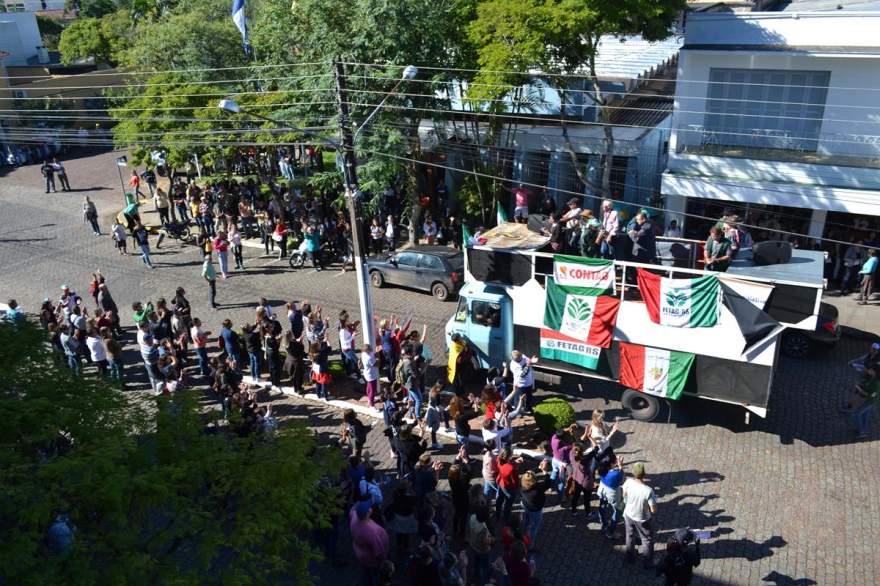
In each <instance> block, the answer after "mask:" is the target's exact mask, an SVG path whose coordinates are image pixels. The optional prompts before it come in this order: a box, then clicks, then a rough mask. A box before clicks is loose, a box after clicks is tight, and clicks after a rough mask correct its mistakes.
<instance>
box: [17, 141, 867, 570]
mask: <svg viewBox="0 0 880 586" xmlns="http://www.w3.org/2000/svg"><path fill="white" fill-rule="evenodd" d="M116 156H117V153H103V154H98V155H92V156H84V157H82V158H70V159H67V160H66V161H65V166H66V167H67V170H68V174H69V176H70V181H71V184H72V186H73V188H74V189H75V190H77V191H75V192H74V193H57V194H44V193H43V191H44V190H43V188H42V187H43V186H42V185H41V178H40V175H39V169H38V168H37V167H36V166H29V167H24V168H20V169H16V170H14V171H12V172H11V173H9V174H8V175H6V176H3V177H0V271H2V272H0V274H2V276H0V301H4V302H5V301H6V299H8V298H16V299H17V300H18V302H19V304H20V305H21V306H22V308H23V309H24V310H25V311H36V310H37V309H38V307H39V303H40V301H41V300H42V299H43V298H44V297H50V298H52V299H53V300H54V299H57V297H58V295H59V291H60V290H59V287H60V285H61V284H62V283H68V284H70V285H71V287H73V288H74V290H76V291H77V292H79V293H80V294H81V295H83V297H87V293H86V290H87V288H88V282H89V279H90V275H91V273H92V272H93V271H94V270H96V269H101V271H102V273H103V274H104V275H105V276H106V277H107V283H108V285H109V288H110V290H111V291H112V293H113V296H114V298H115V299H116V302H117V303H118V304H119V306H120V308H121V309H122V314H123V316H122V317H123V325H124V326H127V327H128V330H129V332H130V331H131V327H130V326H131V325H132V324H131V322H130V317H129V314H130V312H129V311H128V309H127V308H129V307H130V305H131V303H132V302H133V301H135V300H144V299H155V298H156V297H158V296H164V297H166V298H168V299H170V298H171V297H172V296H173V294H174V289H175V287H177V286H183V287H185V288H186V289H187V293H188V295H187V296H188V298H189V299H190V301H191V302H192V304H193V315H195V316H198V317H200V318H201V319H202V321H203V323H204V324H205V325H206V327H207V328H208V329H210V330H212V331H213V332H217V330H218V329H219V324H220V321H221V320H223V319H226V318H229V319H232V320H233V321H234V322H236V323H239V322H242V321H244V320H245V319H250V318H252V315H253V307H254V306H255V305H256V300H257V298H258V297H260V296H264V297H266V298H267V299H268V300H269V302H270V304H271V305H272V306H273V307H274V308H277V309H279V310H281V309H282V307H281V306H282V305H283V304H284V303H285V302H286V301H289V300H291V299H296V300H299V299H308V300H309V301H310V302H311V303H312V305H320V306H322V307H323V308H324V312H325V315H327V316H330V317H331V320H332V318H333V317H335V314H336V313H338V311H339V310H341V309H343V308H345V309H348V310H349V312H351V313H352V315H355V314H357V307H358V305H357V291H356V287H355V278H354V274H353V272H351V271H349V272H348V273H341V272H339V271H338V270H327V271H324V272H322V273H315V272H313V271H312V270H311V269H300V270H298V271H296V270H292V269H290V268H289V267H288V265H287V261H286V260H284V261H277V260H276V259H274V258H268V257H259V256H258V255H259V254H260V253H261V252H262V251H261V250H258V249H255V248H245V252H244V255H245V266H246V267H247V269H246V270H245V271H237V272H235V273H234V274H233V275H232V276H231V277H230V278H229V279H228V280H225V281H218V287H217V288H218V296H217V299H218V302H219V303H220V304H221V307H220V308H219V309H218V310H216V311H214V310H211V309H210V308H209V304H208V298H207V294H208V291H207V286H206V284H205V282H204V280H203V279H202V278H201V257H200V254H199V252H198V250H197V249H196V248H195V247H192V246H184V245H181V244H179V243H178V242H176V241H168V240H166V242H167V245H165V243H163V246H162V248H161V249H160V250H158V251H155V255H154V262H155V264H156V269H155V270H152V271H151V270H149V269H148V268H147V267H146V266H144V264H143V263H142V262H141V261H140V258H139V257H138V256H129V257H122V256H119V255H118V254H117V253H116V251H115V249H114V248H113V243H112V241H111V239H110V238H109V237H107V236H101V237H96V236H94V235H93V234H92V232H91V231H90V229H89V228H88V225H87V224H84V223H83V222H82V212H81V210H82V207H81V206H82V199H83V196H85V195H89V196H90V197H92V199H93V201H95V203H96V205H97V207H98V210H99V212H100V215H101V228H102V230H103V231H105V232H106V231H108V230H109V226H110V220H111V218H112V217H113V216H114V215H115V214H116V212H118V211H119V210H120V209H121V207H122V195H121V193H120V186H119V180H118V177H117V170H116V167H115V164H114V159H115V157H116ZM144 207H145V209H147V210H151V209H152V204H146V205H145V206H144ZM152 241H153V242H155V239H152ZM374 292H375V295H374V305H375V310H376V312H377V313H379V314H380V315H382V316H383V317H387V316H390V315H391V314H394V315H396V316H402V317H406V316H409V315H413V317H414V326H415V327H421V325H422V324H423V323H424V324H427V326H428V336H427V340H428V345H429V346H430V348H431V350H432V352H433V354H434V356H436V357H437V358H436V359H435V364H436V363H441V364H442V362H443V361H444V358H445V348H444V345H443V326H444V324H445V322H446V320H447V319H448V318H449V316H450V315H451V314H452V312H453V309H454V304H453V303H449V302H447V303H443V302H439V301H436V300H435V299H433V298H432V297H431V296H430V295H426V294H422V293H417V292H415V291H408V290H403V289H392V288H386V289H380V290H374ZM849 301H850V300H846V299H845V300H842V301H840V302H841V303H845V302H849ZM86 302H87V304H88V305H89V306H90V307H91V300H90V299H86ZM869 311H870V313H869V314H868V315H869V319H868V320H867V321H860V322H859V323H844V325H847V326H851V327H853V328H855V329H857V330H859V331H861V332H863V333H864V332H874V333H875V334H876V332H880V318H878V313H877V312H878V310H877V309H876V307H873V308H869ZM859 315H865V314H864V313H861V314H859ZM129 339H130V336H129ZM333 339H334V342H335V334H334V335H333ZM867 344H868V343H867V342H866V341H865V339H864V338H863V337H862V338H859V337H844V338H843V339H842V340H841V342H840V344H839V345H838V346H837V347H836V348H834V349H832V350H829V351H827V352H818V353H816V354H814V355H812V356H810V357H808V358H806V359H804V360H799V361H796V360H791V359H781V366H780V368H779V370H778V372H777V373H776V375H775V383H774V388H773V395H772V398H771V405H770V408H769V416H768V418H767V419H765V420H762V419H760V418H758V417H757V416H754V415H752V416H751V418H750V421H748V422H746V420H745V419H746V418H745V412H744V411H743V410H742V409H740V408H737V407H734V406H728V405H722V404H720V403H713V402H705V401H693V402H690V403H689V402H683V403H681V404H680V405H676V407H675V409H674V410H673V412H672V413H670V414H669V416H668V418H667V419H664V421H663V422H659V423H658V422H654V423H643V422H638V421H634V420H630V419H627V418H626V417H625V416H624V413H623V411H621V410H620V404H619V401H618V400H619V398H620V396H619V391H617V390H616V388H615V387H616V385H607V384H601V383H590V384H584V385H583V386H581V387H578V386H574V385H568V384H565V383H563V385H561V386H559V387H558V388H544V389H542V390H541V392H542V393H546V392H553V393H564V394H565V395H567V396H569V398H570V399H571V400H572V401H573V404H574V406H575V408H576V410H577V414H578V418H579V420H580V421H586V420H587V419H588V418H589V413H590V411H591V410H592V409H594V408H597V407H602V408H604V409H606V411H607V416H608V418H609V419H612V418H614V417H615V416H617V417H619V418H620V419H619V421H620V426H621V430H622V432H623V433H622V434H621V435H620V436H619V437H618V438H617V441H616V451H617V453H618V454H620V455H621V456H623V458H624V460H625V461H626V463H627V465H631V464H633V463H635V462H642V463H644V465H645V467H646V470H647V475H648V478H647V480H648V482H649V484H650V485H651V486H653V487H654V488H655V490H656V492H657V495H658V497H659V499H660V502H659V506H658V514H657V518H656V525H655V527H656V529H657V533H656V542H657V543H658V544H664V543H665V541H666V539H667V538H668V537H669V536H670V535H671V534H672V532H674V530H675V529H677V528H680V527H690V528H691V529H705V530H710V531H712V538H711V539H709V540H707V541H706V542H704V545H703V549H702V553H703V563H702V564H701V565H700V567H699V568H697V569H696V576H697V577H696V579H695V580H694V583H695V584H704V585H734V584H735V585H757V584H775V585H778V586H795V585H798V586H807V585H810V584H818V585H825V584H847V585H857V586H873V585H875V584H878V583H880V553H878V551H877V548H876V546H875V545H876V541H877V538H878V537H880V501H878V499H877V498H876V496H875V495H874V490H873V483H874V482H875V481H876V479H877V478H880V458H878V456H880V451H878V447H880V441H878V440H880V424H878V423H877V420H876V418H875V420H874V421H873V422H872V428H871V432H870V438H869V440H868V441H856V439H855V434H854V433H853V431H852V430H853V426H852V422H851V420H850V418H849V417H848V416H845V415H842V414H840V413H839V407H840V403H841V402H842V400H843V399H844V398H845V397H847V396H848V395H849V393H850V392H851V390H852V383H853V381H854V372H852V371H851V370H850V369H848V368H847V366H846V362H847V361H848V360H849V359H851V358H853V357H855V356H857V355H860V354H862V353H864V352H865V350H866V347H867ZM127 364H128V367H127V368H128V372H129V373H130V374H131V375H132V376H133V378H134V379H135V380H138V381H142V380H143V369H142V368H141V367H140V363H139V362H138V361H137V358H136V356H135V354H134V353H133V352H132V356H131V358H130V359H129V360H128V362H127ZM430 380H431V382H433V380H434V379H433V378H431V379H430ZM271 400H272V401H273V402H275V403H276V405H277V406H276V408H275V410H276V413H278V414H279V415H280V416H283V417H291V418H294V419H297V420H304V421H307V422H308V425H309V426H310V427H312V428H314V429H315V430H316V431H318V432H319V433H320V434H321V437H322V438H325V439H326V440H327V441H330V436H331V435H332V434H335V433H336V432H337V430H338V424H339V416H340V413H339V411H338V410H336V409H334V408H331V407H329V406H327V405H323V404H319V403H316V402H313V401H310V400H308V399H299V398H294V397H289V396H273V397H272V398H271ZM362 419H363V418H362ZM447 441H448V440H447ZM368 451H369V453H370V455H371V457H372V459H373V460H374V461H375V462H376V464H377V466H378V468H379V469H380V470H383V471H387V470H390V469H393V464H392V462H391V461H390V459H389V454H388V444H387V441H386V439H385V437H384V436H383V435H382V423H381V420H373V429H372V431H371V432H370V434H369V440H368ZM454 453H455V448H454V445H453V444H448V443H447V444H446V445H445V446H444V449H443V450H442V457H443V459H446V460H451V459H452V457H453V456H454ZM475 472H476V476H477V477H479V470H478V469H477V468H476V466H475ZM444 477H445V473H444ZM444 487H445V485H444ZM548 503H549V506H548V509H547V510H546V511H545V514H544V520H543V524H542V526H541V529H540V531H539V534H538V539H537V546H538V549H539V553H537V554H536V561H537V572H538V573H537V575H538V576H539V577H540V578H541V580H542V583H544V584H548V585H554V586H555V585H560V586H562V585H568V584H571V585H584V584H645V583H656V582H655V581H656V580H659V579H655V578H654V574H653V572H646V571H645V570H642V569H640V568H638V567H637V566H630V565H627V564H625V563H624V558H623V545H622V539H618V540H617V541H615V542H614V543H613V544H611V543H609V542H608V541H607V540H606V539H604V538H603V537H602V535H601V533H600V532H599V530H598V525H597V524H595V523H594V524H592V525H590V526H589V527H588V526H587V524H586V519H585V518H584V517H583V516H581V517H577V518H573V517H572V516H571V515H570V514H569V513H568V511H567V510H564V509H562V508H560V507H559V505H558V504H557V500H556V498H555V496H550V497H548ZM343 533H345V531H344V532H343ZM621 534H622V528H621ZM339 547H340V551H341V552H342V556H343V557H344V558H346V559H348V560H349V563H348V564H346V565H343V566H338V567H336V566H331V565H329V564H319V565H317V566H316V567H315V572H316V574H317V575H318V576H319V577H320V583H321V584H331V585H338V586H341V585H343V584H354V583H355V580H356V577H355V576H356V568H355V564H354V562H353V556H352V554H351V550H350V546H349V545H348V540H347V538H345V536H344V535H343V538H342V539H340V543H339ZM662 549H663V548H662V546H661V547H658V551H659V552H662Z"/></svg>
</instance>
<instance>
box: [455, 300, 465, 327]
mask: <svg viewBox="0 0 880 586" xmlns="http://www.w3.org/2000/svg"><path fill="white" fill-rule="evenodd" d="M466 319H467V299H466V298H464V297H461V298H460V299H459V300H458V308H456V310H455V321H457V322H461V323H464V321H465V320H466Z"/></svg>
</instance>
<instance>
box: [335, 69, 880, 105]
mask: <svg viewBox="0 0 880 586" xmlns="http://www.w3.org/2000/svg"><path fill="white" fill-rule="evenodd" d="M349 77H355V78H363V79H369V80H376V81H388V80H387V79H386V78H384V77H374V76H365V75H356V74H352V75H350V76H349ZM665 81H666V82H668V83H674V82H675V81H676V80H674V79H667V80H665ZM408 82H410V83H432V84H455V83H460V82H457V81H454V80H453V81H449V80H433V79H418V78H414V79H410V80H408ZM465 85H467V86H468V88H469V87H471V86H473V87H498V88H506V89H510V90H514V89H518V88H522V87H526V85H527V84H519V85H510V86H509V85H506V84H486V83H471V82H466V84H465ZM738 85H748V84H745V83H743V84H738ZM460 87H461V86H460ZM774 87H792V86H778V85H776V86H774ZM468 88H463V89H465V91H467V89H468ZM542 89H543V90H552V91H554V92H557V93H564V94H591V93H593V91H592V90H590V89H583V90H578V89H565V88H555V87H550V86H548V87H546V88H542ZM828 89H829V90H830V89H846V88H836V87H829V88H828ZM361 91H363V90H361ZM367 91H369V90H367ZM377 91H378V90H377ZM606 93H613V94H615V95H616V94H620V95H622V96H623V97H625V98H628V97H646V98H663V97H669V98H673V97H677V98H679V99H687V100H705V101H716V102H719V101H725V102H748V103H758V104H786V105H798V106H826V104H824V103H822V104H820V103H816V102H793V101H779V100H752V99H748V98H710V97H708V96H705V97H704V96H663V95H660V94H656V93H653V94H652V93H648V94H642V93H638V92H632V93H629V92H606ZM417 95H430V94H417ZM462 99H463V100H466V101H468V100H469V101H474V102H480V101H485V100H482V99H478V98H462ZM570 105H571V104H570ZM603 107H605V108H610V107H613V106H603ZM832 107H834V108H855V109H863V110H877V107H876V106H862V105H855V104H854V105H847V104H832Z"/></svg>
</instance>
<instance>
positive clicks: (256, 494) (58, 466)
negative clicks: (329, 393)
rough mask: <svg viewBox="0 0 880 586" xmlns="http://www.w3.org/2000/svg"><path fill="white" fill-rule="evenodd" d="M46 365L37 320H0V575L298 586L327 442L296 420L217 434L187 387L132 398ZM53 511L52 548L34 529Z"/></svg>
mask: <svg viewBox="0 0 880 586" xmlns="http://www.w3.org/2000/svg"><path fill="white" fill-rule="evenodd" d="M60 362H61V361H59V360H58V358H57V357H56V356H54V351H53V350H52V349H50V348H49V346H48V344H47V343H46V341H45V336H44V333H43V332H42V331H41V330H40V329H39V328H38V327H37V326H34V325H31V324H29V323H25V324H22V325H20V326H13V325H10V324H5V323H4V324H0V413H2V414H3V422H4V425H3V426H2V428H0V494H2V495H3V498H2V499H0V531H2V532H3V539H2V540H0V582H2V583H4V584H7V583H8V584H24V585H30V584H95V583H108V584H110V583H112V584H126V583H138V584H140V583H144V584H147V583H175V584H201V583H206V582H218V583H219V582H221V581H222V582H225V583H241V584H264V583H273V582H279V581H283V582H292V583H308V582H309V577H308V567H307V566H308V563H309V561H310V560H312V559H314V558H315V557H316V555H317V554H316V553H315V552H314V551H312V549H311V547H310V546H309V545H308V543H307V541H306V537H305V536H306V535H307V534H308V532H309V531H310V530H312V529H315V528H317V527H320V526H326V524H327V519H328V512H329V511H330V510H332V507H333V506H335V505H334V504H333V500H334V499H335V496H336V495H335V494H334V492H333V491H332V490H329V489H327V488H322V487H321V486H320V484H321V482H320V481H321V479H322V478H325V477H327V476H330V475H332V476H334V477H335V474H336V473H337V472H338V471H339V469H340V463H341V460H340V459H339V457H338V452H337V451H335V450H331V449H324V448H319V447H317V445H316V443H315V439H314V436H313V434H312V433H311V432H310V431H309V430H307V429H305V428H302V427H296V426H294V427H289V428H286V429H284V428H282V429H280V430H279V431H278V432H277V433H276V434H275V435H274V436H272V437H265V436H263V435H244V436H239V435H237V434H230V433H227V432H226V431H225V429H224V428H216V427H213V425H214V424H215V423H216V421H215V420H213V419H212V418H211V417H210V416H209V415H208V414H205V413H202V412H200V411H199V408H198V405H197V401H196V396H194V394H193V393H194V391H181V392H179V393H177V394H176V395H174V396H172V397H161V398H159V399H153V398H150V397H140V398H139V399H136V398H132V397H129V396H127V395H125V394H123V393H122V392H121V391H119V390H117V389H116V388H114V387H113V386H112V385H110V384H108V383H107V382H106V381H105V380H101V379H98V378H94V377H91V376H89V375H86V376H83V377H74V376H73V375H72V373H71V372H70V370H69V369H67V368H66V366H63V365H61V363H60ZM130 368H134V366H132V367H130ZM206 422H207V423H209V424H210V425H211V427H210V428H209V427H206ZM211 429H213V430H214V432H212V433H209V431H210V430H211ZM59 516H60V517H59ZM59 518H60V519H67V521H64V522H62V523H61V526H62V527H65V528H68V529H72V530H73V536H72V541H69V542H68V543H66V544H65V543H59V542H58V541H56V540H52V539H48V538H47V536H48V534H49V528H50V526H52V524H53V522H54V521H55V520H56V519H59Z"/></svg>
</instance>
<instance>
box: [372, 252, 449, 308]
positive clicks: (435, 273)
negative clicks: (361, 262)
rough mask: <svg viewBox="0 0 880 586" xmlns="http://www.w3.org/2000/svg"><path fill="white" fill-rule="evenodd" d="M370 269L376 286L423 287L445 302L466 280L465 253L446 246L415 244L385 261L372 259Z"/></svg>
mask: <svg viewBox="0 0 880 586" xmlns="http://www.w3.org/2000/svg"><path fill="white" fill-rule="evenodd" d="M367 272H368V273H369V275H370V283H372V284H373V286H374V287H384V286H385V285H400V286H402V287H409V288H412V289H421V290H422V291H430V292H431V294H432V295H434V297H436V298H437V299H439V300H440V301H445V300H446V299H448V298H449V295H450V293H456V292H457V291H458V290H459V289H460V288H461V285H462V282H463V281H464V256H463V255H462V253H461V251H459V250H455V249H453V248H447V247H445V246H414V247H412V248H408V249H406V250H403V251H401V252H398V253H397V254H394V255H392V256H389V257H388V258H387V259H385V260H378V259H373V260H368V261H367Z"/></svg>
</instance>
